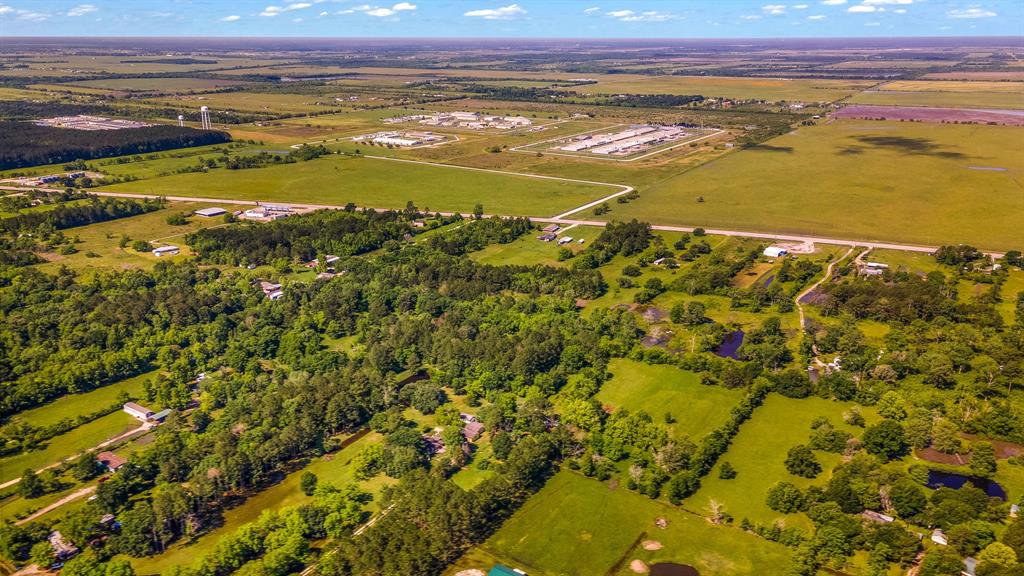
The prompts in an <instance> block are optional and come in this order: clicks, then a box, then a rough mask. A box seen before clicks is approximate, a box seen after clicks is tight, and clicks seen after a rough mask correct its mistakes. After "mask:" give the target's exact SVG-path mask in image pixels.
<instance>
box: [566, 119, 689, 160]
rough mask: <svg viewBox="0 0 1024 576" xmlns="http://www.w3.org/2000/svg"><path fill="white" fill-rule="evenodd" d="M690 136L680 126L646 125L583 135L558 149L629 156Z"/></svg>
mask: <svg viewBox="0 0 1024 576" xmlns="http://www.w3.org/2000/svg"><path fill="white" fill-rule="evenodd" d="M688 135H689V133H688V132H686V130H684V129H683V128H681V127H679V126H654V125H650V124H644V125H637V126H630V127H629V128H628V129H626V130H621V131H619V132H609V133H607V134H593V135H590V134H581V135H579V136H576V137H574V138H572V140H571V141H570V142H569V143H565V142H562V143H561V145H559V146H557V147H556V149H557V150H562V151H564V152H586V153H588V154H599V155H602V156H628V155H630V154H635V153H637V152H642V151H644V150H647V149H649V148H651V147H652V146H657V145H659V144H664V143H666V142H674V141H676V140H679V139H681V138H684V137H686V136H688Z"/></svg>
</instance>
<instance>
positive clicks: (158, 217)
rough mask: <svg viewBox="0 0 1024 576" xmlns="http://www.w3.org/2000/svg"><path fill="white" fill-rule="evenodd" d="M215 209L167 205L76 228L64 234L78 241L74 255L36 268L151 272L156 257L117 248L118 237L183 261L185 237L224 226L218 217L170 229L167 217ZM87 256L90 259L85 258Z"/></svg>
mask: <svg viewBox="0 0 1024 576" xmlns="http://www.w3.org/2000/svg"><path fill="white" fill-rule="evenodd" d="M210 206H216V204H209V203H199V202H170V203H169V205H168V207H167V208H164V209H162V210H157V211H155V212H149V213H147V214H140V215H138V216H132V217H130V218H120V219H117V220H108V221H107V222H100V223H98V224H90V225H89V226H82V227H79V228H69V229H67V230H65V231H64V233H65V234H67V235H68V236H70V237H72V238H74V237H76V236H77V237H78V238H79V239H80V240H81V242H79V243H77V244H75V248H78V252H77V253H75V254H71V255H68V256H62V255H57V254H50V255H48V260H49V262H48V263H46V264H42V265H40V267H41V268H42V269H44V270H46V271H49V272H53V271H56V269H57V268H59V267H60V266H68V267H70V268H73V269H79V270H89V269H95V268H118V269H127V268H151V267H153V265H154V264H156V262H157V257H156V256H154V255H153V254H151V253H148V252H136V251H135V250H132V249H131V245H130V244H129V246H126V247H124V248H121V247H120V246H119V244H120V240H121V236H122V235H127V236H128V237H129V238H131V239H132V240H147V241H153V240H157V241H158V243H157V245H161V244H171V245H174V246H178V247H179V248H181V254H179V255H178V256H163V257H161V259H168V258H170V259H175V260H177V259H183V258H188V257H189V255H190V254H191V251H190V250H189V248H188V246H187V245H185V235H186V234H188V233H189V232H195V231H196V230H199V229H200V228H209V227H211V226H219V225H222V224H224V219H223V218H222V217H214V218H204V217H202V216H195V215H191V216H189V217H188V224H184V225H182V226H173V225H171V224H168V223H167V217H168V216H170V215H172V214H177V213H179V212H184V213H185V214H192V212H193V211H194V210H198V209H199V208H207V207H210ZM221 207H222V208H225V209H228V210H232V209H236V208H235V207H233V206H231V205H223V206H221ZM89 253H92V254H94V256H89Z"/></svg>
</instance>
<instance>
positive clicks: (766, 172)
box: [610, 121, 1024, 250]
mask: <svg viewBox="0 0 1024 576" xmlns="http://www.w3.org/2000/svg"><path fill="white" fill-rule="evenodd" d="M1018 130H1019V128H1015V127H1009V126H964V125H942V126H936V125H934V124H919V123H906V122H902V123H901V122H872V121H838V122H833V123H831V124H828V125H819V126H813V127H803V128H800V129H799V130H795V131H793V132H791V133H789V134H786V135H783V136H780V137H778V138H775V139H773V140H770V141H768V142H766V143H764V144H762V145H760V146H756V147H754V148H751V149H747V150H742V151H739V152H735V153H732V154H728V155H726V156H724V157H722V158H719V159H717V160H714V161H712V162H710V163H708V164H705V165H703V166H700V167H699V168H696V169H694V170H691V171H689V172H687V173H684V174H682V175H680V176H677V177H675V178H671V179H669V180H667V181H665V182H663V183H660V184H656V185H654V186H651V187H649V188H646V189H640V199H639V200H635V201H633V202H631V203H629V204H627V205H625V206H615V209H614V210H613V213H612V214H611V215H610V216H613V217H614V218H616V219H628V218H634V217H635V218H639V219H641V220H647V221H650V222H652V223H655V224H666V225H680V226H685V225H689V226H706V227H723V228H728V229H739V230H750V231H770V232H777V233H794V234H810V235H822V236H831V237H846V238H854V239H864V240H883V239H884V240H888V241H902V242H909V243H920V244H929V245H939V244H948V243H957V242H965V243H971V244H974V245H976V246H979V247H981V248H986V249H994V250H998V249H1013V248H1018V247H1019V246H1018V245H1019V240H1017V239H1019V238H1020V234H1019V231H1020V230H1021V229H1024V184H1022V183H1021V181H1020V175H1021V173H1022V171H1024V156H1021V155H1020V154H1018V153H1017V151H1016V150H1014V149H1013V147H1007V145H1006V144H1007V142H1012V141H1014V140H1015V139H1017V138H1019V132H1018ZM972 167H974V169H972ZM978 168H999V169H1001V170H986V169H978ZM699 197H703V198H704V202H698V198H699Z"/></svg>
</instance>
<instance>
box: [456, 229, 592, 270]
mask: <svg viewBox="0 0 1024 576" xmlns="http://www.w3.org/2000/svg"><path fill="white" fill-rule="evenodd" d="M601 230H602V229H601V228H598V227H596V226H576V227H575V228H572V229H570V230H568V231H566V232H564V233H562V234H560V235H559V237H563V236H570V237H572V238H573V241H572V242H571V243H569V244H567V245H565V247H566V248H569V249H570V250H572V251H573V253H574V254H577V253H579V252H582V251H583V250H584V249H585V248H586V247H587V246H588V245H590V243H591V242H593V241H594V239H595V238H597V237H598V235H599V234H601ZM540 235H541V232H540V231H537V232H535V233H531V234H527V235H525V236H523V237H521V238H519V239H517V240H514V241H512V242H509V243H508V244H491V245H490V246H487V247H486V248H484V249H483V250H480V251H477V252H473V253H472V254H470V258H472V259H473V260H475V261H477V262H480V263H481V264H493V265H495V266H533V265H535V264H543V265H545V266H559V267H561V266H565V265H566V264H567V262H559V261H558V250H559V248H562V246H558V244H557V243H555V242H542V241H540V240H538V239H537V236H540ZM580 238H583V239H584V240H586V242H584V243H583V244H580V243H579V242H577V241H576V240H578V239H580Z"/></svg>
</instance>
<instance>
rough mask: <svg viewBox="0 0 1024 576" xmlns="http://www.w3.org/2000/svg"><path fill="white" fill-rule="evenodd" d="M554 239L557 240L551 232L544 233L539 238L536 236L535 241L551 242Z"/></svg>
mask: <svg viewBox="0 0 1024 576" xmlns="http://www.w3.org/2000/svg"><path fill="white" fill-rule="evenodd" d="M555 238H557V236H555V235H554V234H552V233H551V232H545V233H543V234H541V235H540V236H537V240H540V241H541V242H551V241H552V240H554V239H555Z"/></svg>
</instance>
